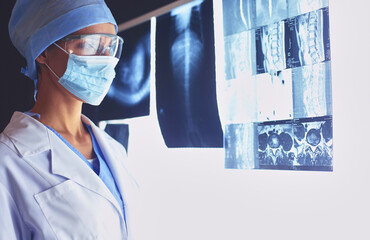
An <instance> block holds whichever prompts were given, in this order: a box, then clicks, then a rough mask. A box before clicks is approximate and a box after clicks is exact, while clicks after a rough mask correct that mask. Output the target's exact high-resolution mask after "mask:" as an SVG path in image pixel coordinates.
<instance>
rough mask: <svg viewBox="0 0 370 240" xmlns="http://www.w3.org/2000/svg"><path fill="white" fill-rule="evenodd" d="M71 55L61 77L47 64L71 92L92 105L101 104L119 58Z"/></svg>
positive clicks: (114, 74)
mask: <svg viewBox="0 0 370 240" xmlns="http://www.w3.org/2000/svg"><path fill="white" fill-rule="evenodd" d="M55 45H56V46H57V47H59V48H60V49H61V50H63V51H64V52H66V53H67V54H68V55H69V58H68V62H67V69H66V71H65V72H64V74H63V76H61V77H59V76H58V75H57V74H56V73H55V72H54V71H53V70H52V69H51V68H50V66H49V65H48V64H46V66H47V67H48V68H49V70H50V71H51V72H52V73H53V74H54V75H55V76H56V77H57V78H58V79H59V81H58V82H59V83H60V84H61V85H62V86H63V87H64V88H65V89H67V90H68V91H69V92H70V93H72V94H73V95H75V96H76V97H78V98H80V99H81V100H83V101H85V102H86V103H88V104H91V105H95V106H97V105H99V104H100V103H101V102H102V101H103V99H104V97H105V95H106V94H107V92H108V90H109V87H110V85H111V84H112V81H113V79H114V77H115V76H116V72H115V70H114V68H115V67H116V65H117V63H118V58H115V57H112V56H78V55H74V54H71V53H68V52H67V51H65V50H64V49H63V48H61V47H60V46H58V45H57V44H55Z"/></svg>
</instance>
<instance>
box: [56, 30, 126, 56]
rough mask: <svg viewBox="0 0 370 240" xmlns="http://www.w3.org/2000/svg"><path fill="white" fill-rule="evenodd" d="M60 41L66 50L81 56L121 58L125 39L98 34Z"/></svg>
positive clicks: (70, 36) (67, 37) (72, 37)
mask: <svg viewBox="0 0 370 240" xmlns="http://www.w3.org/2000/svg"><path fill="white" fill-rule="evenodd" d="M60 41H62V42H64V44H63V45H64V49H65V50H66V51H67V52H69V53H71V54H75V55H79V56H113V57H116V58H118V59H119V58H120V57H121V52H122V45H123V39H122V38H121V37H120V36H117V35H114V34H106V33H98V34H85V35H69V36H66V37H64V38H62V39H60Z"/></svg>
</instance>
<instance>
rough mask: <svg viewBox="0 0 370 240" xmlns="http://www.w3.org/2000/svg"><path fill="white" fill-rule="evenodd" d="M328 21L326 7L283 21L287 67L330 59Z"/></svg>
mask: <svg viewBox="0 0 370 240" xmlns="http://www.w3.org/2000/svg"><path fill="white" fill-rule="evenodd" d="M328 22H329V16H328V9H327V8H325V9H320V10H317V11H312V12H309V13H306V14H303V15H299V16H297V17H294V18H290V19H287V20H286V21H285V29H286V31H285V32H286V36H285V49H286V56H287V60H286V64H287V68H294V67H300V66H306V65H311V64H316V63H319V62H323V61H328V60H330V43H329V42H330V40H329V27H328Z"/></svg>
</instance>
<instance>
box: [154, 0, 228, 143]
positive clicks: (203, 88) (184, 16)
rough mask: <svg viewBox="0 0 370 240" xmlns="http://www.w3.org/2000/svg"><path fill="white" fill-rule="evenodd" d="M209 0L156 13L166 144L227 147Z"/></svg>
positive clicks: (159, 104)
mask: <svg viewBox="0 0 370 240" xmlns="http://www.w3.org/2000/svg"><path fill="white" fill-rule="evenodd" d="M212 9H213V8H212V1H211V0H204V1H203V0H198V1H192V2H190V3H188V4H185V5H183V6H181V7H179V8H176V9H174V10H172V11H171V12H170V13H168V14H165V15H163V16H160V17H158V18H157V27H156V98H157V114H158V120H159V124H160V128H161V131H162V135H163V138H164V140H165V143H166V145H167V147H223V133H222V128H221V123H220V119H219V115H218V108H217V101H216V80H215V49H214V30H213V29H214V26H213V10H212Z"/></svg>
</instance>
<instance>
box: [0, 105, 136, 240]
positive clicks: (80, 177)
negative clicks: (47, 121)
mask: <svg viewBox="0 0 370 240" xmlns="http://www.w3.org/2000/svg"><path fill="white" fill-rule="evenodd" d="M82 120H83V121H84V122H85V123H87V124H89V125H91V127H92V131H93V133H94V135H95V137H96V139H97V141H98V143H99V146H100V147H101V150H102V152H103V154H104V156H105V160H106V162H107V165H108V166H109V167H110V169H111V171H112V174H113V176H114V178H115V180H116V183H117V185H118V188H119V190H120V192H121V195H122V198H123V202H124V208H125V214H126V220H127V221H126V222H127V228H128V230H126V226H125V222H124V217H123V215H122V211H121V209H120V206H119V205H118V203H117V201H116V199H115V198H114V197H113V195H112V194H111V192H110V191H109V189H108V188H107V187H106V186H105V184H104V183H103V182H102V181H101V179H100V178H99V177H98V176H97V175H96V174H95V173H94V172H93V171H92V170H91V169H90V168H89V167H88V166H87V164H86V163H85V162H84V161H83V160H81V158H80V157H79V156H77V155H76V154H75V153H74V152H73V151H72V150H71V149H70V148H69V147H67V146H66V144H65V143H63V142H62V141H61V140H60V139H59V138H58V137H57V136H56V135H55V134H54V133H53V132H51V131H50V130H49V129H47V128H46V127H45V126H44V125H43V124H42V123H40V122H39V121H37V120H35V119H34V118H32V117H30V116H28V115H26V114H24V113H20V112H15V113H14V115H13V116H12V119H11V121H10V123H9V125H8V126H7V127H6V128H5V130H4V132H3V133H2V134H0V239H4V240H12V239H48V240H49V239H79V240H82V239H109V240H115V239H120V240H121V239H125V240H126V239H133V238H132V232H131V231H130V228H131V225H130V218H131V217H132V216H131V214H132V212H131V211H130V210H131V208H130V206H131V204H133V203H134V201H135V199H134V195H135V193H136V184H135V182H134V181H133V180H132V178H131V176H130V175H129V173H128V171H127V167H126V166H125V161H126V158H127V157H126V151H125V149H124V148H123V146H122V145H120V144H119V143H118V142H116V141H115V140H114V139H112V138H111V137H110V136H109V135H108V134H106V133H105V132H104V131H102V130H101V129H99V128H98V127H96V126H95V125H94V124H93V123H92V122H91V121H90V120H89V119H88V118H86V117H84V116H83V117H82ZM127 236H128V238H127Z"/></svg>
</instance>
